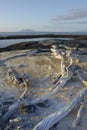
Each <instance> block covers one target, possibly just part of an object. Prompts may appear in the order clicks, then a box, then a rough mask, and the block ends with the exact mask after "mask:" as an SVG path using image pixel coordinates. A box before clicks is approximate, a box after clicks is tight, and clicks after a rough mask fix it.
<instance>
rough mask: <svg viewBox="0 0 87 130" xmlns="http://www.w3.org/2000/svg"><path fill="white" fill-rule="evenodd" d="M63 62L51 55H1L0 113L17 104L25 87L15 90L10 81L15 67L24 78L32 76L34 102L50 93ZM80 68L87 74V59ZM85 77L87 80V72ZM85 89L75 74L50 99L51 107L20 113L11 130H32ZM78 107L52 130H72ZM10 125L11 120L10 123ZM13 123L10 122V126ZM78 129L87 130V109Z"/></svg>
mask: <svg viewBox="0 0 87 130" xmlns="http://www.w3.org/2000/svg"><path fill="white" fill-rule="evenodd" d="M60 62H61V61H60V60H58V59H55V58H54V57H53V56H52V55H51V54H50V53H44V54H40V55H31V51H30V50H22V51H10V52H4V53H0V114H2V115H4V113H5V112H6V111H8V107H9V106H10V105H11V104H12V103H13V102H15V101H16V100H17V99H18V98H19V97H20V95H21V93H22V92H23V91H24V88H21V87H19V86H17V87H15V86H14V85H13V84H12V83H11V82H8V81H7V71H8V69H9V68H11V67H12V68H14V69H15V70H17V71H18V72H19V73H21V74H22V75H24V74H27V75H28V76H29V86H28V87H29V92H28V95H27V98H29V100H32V99H35V98H37V97H40V96H42V95H46V94H48V93H49V92H50V89H49V88H51V87H52V86H53V85H54V83H55V82H56V76H59V75H61V70H60ZM79 66H80V67H81V68H83V70H85V72H87V59H84V60H83V58H82V60H81V62H79ZM83 78H84V79H85V80H87V75H86V73H85V74H84V75H83ZM83 87H85V86H84V85H83V84H82V83H81V81H79V80H78V78H77V77H76V75H74V76H73V77H72V79H71V80H70V81H69V82H68V83H67V84H66V85H65V86H64V87H63V88H62V89H61V90H60V91H59V93H58V94H57V95H55V96H54V97H52V98H51V99H50V100H49V104H50V106H48V107H39V108H38V109H36V110H35V112H33V113H30V112H28V111H27V112H25V111H24V110H21V108H19V110H18V111H17V112H16V113H15V114H14V115H13V116H12V119H16V118H17V119H18V121H16V122H14V123H13V124H12V125H11V126H10V130H32V129H33V128H34V126H35V125H36V124H37V123H39V121H41V120H42V119H44V118H45V117H46V116H48V115H50V114H51V113H53V112H55V111H56V110H60V109H61V108H62V107H64V106H65V105H67V103H69V102H70V101H72V99H73V98H74V97H75V95H76V94H77V92H78V91H79V90H81V89H82V88H83ZM78 108H79V106H77V107H76V108H75V109H74V110H73V111H72V112H70V114H68V115H67V116H66V117H65V118H64V119H62V120H61V121H60V122H58V123H57V124H56V125H55V126H53V127H52V128H51V129H50V130H72V122H73V121H74V120H75V118H76V114H77V111H78ZM9 122H10V121H9ZM9 124H10V123H9ZM76 130H87V109H86V107H85V108H84V111H83V116H82V118H81V125H80V126H78V127H77V128H76Z"/></svg>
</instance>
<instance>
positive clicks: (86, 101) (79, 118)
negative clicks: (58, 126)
mask: <svg viewBox="0 0 87 130" xmlns="http://www.w3.org/2000/svg"><path fill="white" fill-rule="evenodd" d="M76 73H77V77H78V78H79V79H80V80H81V82H82V83H83V84H84V85H85V86H86V87H87V82H86V81H84V79H83V78H82V76H81V74H80V70H76ZM85 103H86V104H87V99H84V100H83V102H81V106H80V108H79V110H78V113H77V116H76V119H75V120H74V122H73V123H72V127H73V128H74V129H75V128H76V127H77V126H78V125H80V123H81V117H82V112H83V109H84V106H85Z"/></svg>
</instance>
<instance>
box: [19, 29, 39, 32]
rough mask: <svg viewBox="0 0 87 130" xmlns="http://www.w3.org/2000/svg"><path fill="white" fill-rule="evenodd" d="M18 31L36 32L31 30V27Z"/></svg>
mask: <svg viewBox="0 0 87 130" xmlns="http://www.w3.org/2000/svg"><path fill="white" fill-rule="evenodd" d="M19 32H37V31H35V30H32V29H23V30H20V31H19Z"/></svg>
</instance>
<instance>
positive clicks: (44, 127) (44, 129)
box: [33, 88, 87, 130]
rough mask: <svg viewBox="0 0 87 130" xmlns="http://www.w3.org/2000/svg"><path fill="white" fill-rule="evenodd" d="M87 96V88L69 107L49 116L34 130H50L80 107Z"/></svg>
mask: <svg viewBox="0 0 87 130" xmlns="http://www.w3.org/2000/svg"><path fill="white" fill-rule="evenodd" d="M86 95H87V88H85V89H83V90H81V91H80V92H79V93H78V94H77V96H76V97H75V98H74V99H73V100H72V102H71V103H69V104H68V105H67V106H65V107H64V108H62V109H61V110H59V111H56V112H55V113H53V114H51V115H49V116H48V117H47V118H45V119H43V120H42V121H41V122H40V123H39V124H37V125H36V126H35V128H34V129H33V130H49V128H51V127H52V126H53V125H54V124H56V123H57V122H59V121H60V120H61V119H63V118H64V117H65V116H66V115H67V114H69V113H70V112H71V111H72V110H73V109H74V108H75V107H76V105H78V104H79V103H80V102H81V101H82V100H83V98H84V97H85V96H86Z"/></svg>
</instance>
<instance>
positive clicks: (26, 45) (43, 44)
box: [0, 39, 87, 53]
mask: <svg viewBox="0 0 87 130" xmlns="http://www.w3.org/2000/svg"><path fill="white" fill-rule="evenodd" d="M60 44H62V45H65V46H69V47H72V48H74V47H75V46H76V45H77V44H78V45H79V48H87V41H86V40H67V41H66V40H56V39H55V40H43V41H31V42H20V43H16V44H13V45H9V46H7V47H3V48H0V53H1V52H8V51H12V50H26V49H30V50H31V49H39V50H40V49H45V50H49V51H50V49H51V47H52V45H57V46H59V45H60Z"/></svg>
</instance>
